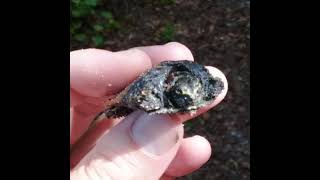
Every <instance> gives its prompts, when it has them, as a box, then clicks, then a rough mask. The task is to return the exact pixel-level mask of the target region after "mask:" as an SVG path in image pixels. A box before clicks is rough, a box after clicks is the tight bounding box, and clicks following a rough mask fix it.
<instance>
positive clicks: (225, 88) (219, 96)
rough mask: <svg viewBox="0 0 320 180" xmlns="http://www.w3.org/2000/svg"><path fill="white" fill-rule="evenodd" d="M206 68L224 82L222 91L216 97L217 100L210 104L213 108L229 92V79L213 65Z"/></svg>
mask: <svg viewBox="0 0 320 180" xmlns="http://www.w3.org/2000/svg"><path fill="white" fill-rule="evenodd" d="M206 68H207V69H208V71H209V72H210V74H211V75H212V76H213V77H216V78H219V79H220V80H221V81H222V82H223V89H222V92H221V93H220V94H219V95H218V96H217V97H216V99H215V101H214V102H213V103H212V104H211V105H210V108H211V107H214V106H216V105H218V104H219V103H220V102H221V101H222V100H223V99H224V98H225V97H226V95H227V92H228V80H227V78H226V76H225V74H224V73H223V72H222V71H221V70H219V69H217V68H215V67H212V66H206Z"/></svg>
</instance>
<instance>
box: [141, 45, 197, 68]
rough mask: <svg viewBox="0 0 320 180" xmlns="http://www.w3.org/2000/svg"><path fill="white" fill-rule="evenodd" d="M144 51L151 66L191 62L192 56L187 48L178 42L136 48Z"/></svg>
mask: <svg viewBox="0 0 320 180" xmlns="http://www.w3.org/2000/svg"><path fill="white" fill-rule="evenodd" d="M135 49H139V50H142V51H144V52H145V53H146V54H148V56H149V57H150V59H151V61H152V64H153V65H157V64H159V63H160V62H162V61H178V60H190V61H193V60H194V58H193V55H192V53H191V51H190V49H189V48H187V47H186V46H185V45H183V44H181V43H178V42H170V43H167V44H165V45H155V46H143V47H136V48H135Z"/></svg>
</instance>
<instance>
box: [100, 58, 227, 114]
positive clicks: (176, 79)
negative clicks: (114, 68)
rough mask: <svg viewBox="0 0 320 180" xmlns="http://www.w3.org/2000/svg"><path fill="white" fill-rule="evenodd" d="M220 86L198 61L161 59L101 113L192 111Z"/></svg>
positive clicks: (201, 104) (212, 96)
mask: <svg viewBox="0 0 320 180" xmlns="http://www.w3.org/2000/svg"><path fill="white" fill-rule="evenodd" d="M223 88H224V84H223V82H222V81H221V80H220V79H219V78H215V77H212V75H211V74H210V73H209V72H208V70H207V69H206V68H205V67H204V66H202V65H200V64H197V63H195V62H191V61H187V60H181V61H164V62H162V63H160V64H159V65H157V66H155V67H154V68H152V69H150V70H149V71H147V72H145V73H143V74H142V75H141V76H139V78H138V79H137V80H135V81H134V82H133V83H131V84H130V85H129V86H128V87H127V88H126V89H125V90H124V91H123V92H122V93H120V95H119V96H118V98H119V101H118V103H117V104H114V105H113V106H112V107H110V108H107V109H106V110H105V112H104V113H102V115H104V116H105V117H108V118H116V117H122V116H126V115H128V114H130V113H131V112H132V111H134V110H143V111H145V112H147V113H149V114H168V113H178V112H180V113H183V112H192V111H195V110H197V109H199V108H200V107H203V106H206V105H207V104H209V103H212V101H214V99H215V98H216V96H217V95H219V94H220V93H221V91H222V90H223Z"/></svg>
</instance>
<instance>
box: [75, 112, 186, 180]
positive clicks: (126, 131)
mask: <svg viewBox="0 0 320 180" xmlns="http://www.w3.org/2000/svg"><path fill="white" fill-rule="evenodd" d="M182 138H183V125H182V124H180V123H177V122H175V121H173V120H171V119H170V117H169V116H167V115H152V116H150V115H147V114H146V113H144V112H135V113H132V114H131V115H129V116H128V117H127V118H125V119H124V120H123V121H122V122H121V123H119V124H118V125H116V126H115V127H114V128H112V129H111V130H110V131H109V132H108V133H107V134H105V135H103V136H102V137H101V138H100V139H99V140H98V141H97V143H96V146H95V147H94V148H93V149H92V150H91V151H90V152H89V153H88V154H87V155H86V156H85V157H84V158H83V159H82V160H81V161H80V162H79V164H78V165H77V166H76V167H75V168H74V169H72V171H71V173H70V179H71V180H89V179H90V180H92V179H95V180H100V179H101V180H102V179H115V180H118V179H119V180H120V179H121V180H122V179H126V180H159V179H160V177H161V176H162V175H163V174H164V172H165V171H166V169H167V168H168V166H169V164H170V163H171V161H172V160H173V159H174V157H175V155H176V153H177V151H178V149H179V146H180V143H181V140H182Z"/></svg>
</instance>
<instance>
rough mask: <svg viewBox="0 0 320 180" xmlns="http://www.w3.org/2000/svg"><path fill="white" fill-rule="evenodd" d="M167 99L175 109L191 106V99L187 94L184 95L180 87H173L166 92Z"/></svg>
mask: <svg viewBox="0 0 320 180" xmlns="http://www.w3.org/2000/svg"><path fill="white" fill-rule="evenodd" d="M168 96H169V99H170V101H171V103H172V105H173V106H175V107H177V108H185V107H188V106H190V105H192V104H193V100H192V98H191V97H190V96H189V95H188V94H184V93H183V91H182V90H181V87H174V88H172V89H171V90H170V91H169V92H168Z"/></svg>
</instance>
